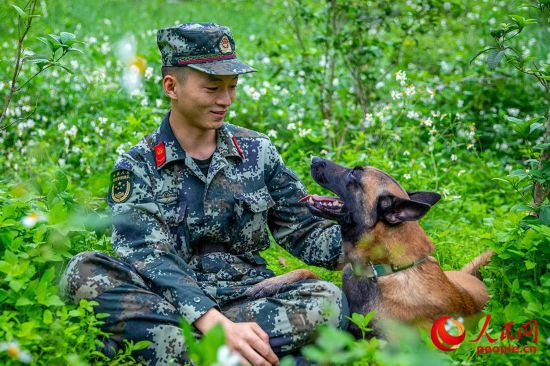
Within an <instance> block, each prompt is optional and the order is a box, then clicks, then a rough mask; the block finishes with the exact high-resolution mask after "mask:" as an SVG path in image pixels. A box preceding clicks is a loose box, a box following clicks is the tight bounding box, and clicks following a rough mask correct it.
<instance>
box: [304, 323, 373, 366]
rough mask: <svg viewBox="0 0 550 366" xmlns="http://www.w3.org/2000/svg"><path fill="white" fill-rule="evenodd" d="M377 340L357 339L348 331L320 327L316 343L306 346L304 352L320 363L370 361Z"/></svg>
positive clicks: (307, 356) (344, 363) (310, 358)
mask: <svg viewBox="0 0 550 366" xmlns="http://www.w3.org/2000/svg"><path fill="white" fill-rule="evenodd" d="M376 345H377V341H376V339H373V340H372V341H371V342H367V341H366V340H360V341H355V339H354V338H353V336H352V335H351V334H349V333H347V332H344V331H341V330H338V329H335V328H332V327H321V328H319V336H318V337H317V339H316V341H315V343H314V344H312V345H309V346H305V347H304V348H303V349H302V354H303V355H304V356H305V357H306V358H307V359H308V360H310V361H313V362H315V363H316V364H319V365H323V366H325V365H351V364H353V363H354V362H355V361H361V362H370V361H372V360H373V359H374V354H375V351H376Z"/></svg>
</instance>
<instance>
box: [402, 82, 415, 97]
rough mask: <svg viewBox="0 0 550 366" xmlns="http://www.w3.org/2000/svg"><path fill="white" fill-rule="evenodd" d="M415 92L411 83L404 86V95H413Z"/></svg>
mask: <svg viewBox="0 0 550 366" xmlns="http://www.w3.org/2000/svg"><path fill="white" fill-rule="evenodd" d="M415 93H416V89H415V87H414V85H413V84H411V85H409V86H408V87H406V88H405V94H406V95H414V94H415Z"/></svg>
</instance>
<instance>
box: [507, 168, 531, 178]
mask: <svg viewBox="0 0 550 366" xmlns="http://www.w3.org/2000/svg"><path fill="white" fill-rule="evenodd" d="M508 176H509V177H526V176H527V173H526V172H525V170H522V169H517V170H514V171H511V172H510V174H509V175H508Z"/></svg>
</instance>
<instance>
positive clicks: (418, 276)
mask: <svg viewBox="0 0 550 366" xmlns="http://www.w3.org/2000/svg"><path fill="white" fill-rule="evenodd" d="M311 175H312V177H313V179H314V180H315V181H316V182H317V183H318V184H320V185H321V186H323V187H324V188H326V189H328V190H330V191H332V192H334V193H335V194H337V195H338V198H332V197H320V196H316V195H309V196H307V197H304V198H303V200H304V201H306V202H307V206H308V208H309V209H310V211H311V212H312V213H313V214H315V215H317V216H321V217H324V218H328V219H332V220H336V221H338V223H339V224H340V225H341V228H342V240H343V251H344V257H345V261H346V263H347V265H346V266H345V268H344V271H343V278H342V283H343V290H344V293H345V294H346V296H347V298H348V301H349V303H350V311H351V312H352V313H354V312H355V313H360V314H366V313H368V312H370V311H373V310H374V311H375V312H376V315H375V319H378V320H379V319H385V318H389V319H394V320H399V321H403V322H406V323H410V324H415V325H419V326H422V327H426V328H429V327H430V326H431V324H432V323H433V321H435V320H436V319H438V318H440V317H442V316H445V315H463V316H465V315H470V314H475V313H478V312H479V311H481V310H482V309H483V307H484V306H485V304H486V302H487V301H488V299H489V296H488V294H487V291H486V289H485V287H484V285H483V283H482V282H481V281H480V280H479V279H478V278H477V277H475V275H476V274H477V273H478V270H479V267H480V266H482V265H484V264H486V263H487V261H488V259H489V257H490V256H491V255H492V252H490V251H489V252H486V253H484V254H482V255H480V256H478V257H477V258H475V259H474V260H473V261H472V262H470V263H469V264H467V265H466V266H464V268H462V270H460V271H449V272H443V270H442V269H441V267H440V266H439V264H438V262H437V261H436V259H435V258H433V257H431V256H429V255H430V253H432V252H433V251H434V249H435V248H434V245H433V244H432V242H431V241H430V239H429V238H428V237H427V236H426V233H425V232H424V230H422V228H421V227H420V225H419V224H418V220H419V219H420V218H421V217H422V216H424V215H425V214H426V213H427V212H428V210H429V209H430V208H431V206H433V205H434V204H435V203H437V201H439V199H440V198H441V196H440V195H439V194H437V193H433V192H406V191H405V190H403V188H401V186H400V185H399V183H397V181H395V179H393V178H392V177H391V176H389V175H388V174H386V173H385V172H383V171H381V170H378V169H376V168H373V167H370V166H366V167H356V168H353V169H347V168H345V167H342V166H340V165H337V164H335V163H332V162H330V161H327V160H324V159H321V158H317V157H316V158H313V159H312V162H311ZM307 278H317V276H316V275H315V274H313V273H312V272H310V271H308V270H304V269H300V270H296V271H292V272H289V273H287V274H284V275H282V276H278V277H274V278H271V279H268V280H265V281H263V282H261V283H259V284H257V285H255V286H254V287H252V288H251V289H250V290H249V291H248V293H247V294H248V295H249V296H251V297H263V296H269V295H270V294H273V293H275V292H276V291H277V290H278V289H279V288H280V287H281V285H283V284H285V283H292V282H296V281H300V280H303V279H307ZM351 330H352V331H354V333H356V335H358V332H357V329H351Z"/></svg>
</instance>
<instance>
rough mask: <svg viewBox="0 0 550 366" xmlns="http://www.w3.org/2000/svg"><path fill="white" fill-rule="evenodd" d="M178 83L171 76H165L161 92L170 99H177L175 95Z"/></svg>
mask: <svg viewBox="0 0 550 366" xmlns="http://www.w3.org/2000/svg"><path fill="white" fill-rule="evenodd" d="M177 83H178V81H177V79H176V77H175V76H173V75H166V76H164V78H163V79H162V90H164V94H165V95H166V96H167V97H168V98H170V99H177V98H178V95H177V93H176V85H177Z"/></svg>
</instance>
